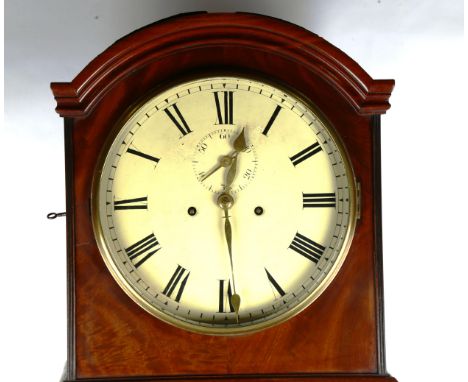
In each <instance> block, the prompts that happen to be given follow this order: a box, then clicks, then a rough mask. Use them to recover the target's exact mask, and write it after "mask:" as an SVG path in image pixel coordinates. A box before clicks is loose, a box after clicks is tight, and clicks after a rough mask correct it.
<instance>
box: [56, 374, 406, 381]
mask: <svg viewBox="0 0 468 382" xmlns="http://www.w3.org/2000/svg"><path fill="white" fill-rule="evenodd" d="M194 380H196V381H200V382H216V381H219V382H221V381H223V382H234V381H245V382H249V381H265V382H276V381H278V382H279V381H294V382H397V380H396V379H395V378H393V377H391V376H389V375H364V374H362V375H359V374H355V375H353V374H341V375H339V374H330V375H304V374H296V375H247V374H244V375H223V376H210V375H192V376H183V375H182V376H161V377H134V378H128V377H124V378H97V379H95V378H92V379H86V381H87V382H159V381H194ZM62 381H63V382H80V381H83V380H82V379H74V380H69V379H65V380H62Z"/></svg>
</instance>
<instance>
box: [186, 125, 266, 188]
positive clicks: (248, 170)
mask: <svg viewBox="0 0 468 382" xmlns="http://www.w3.org/2000/svg"><path fill="white" fill-rule="evenodd" d="M248 134H249V133H248V128H239V127H237V128H236V127H233V128H219V129H217V130H214V131H213V132H211V133H209V134H207V135H205V136H204V137H203V138H202V139H201V140H200V142H199V143H198V144H197V145H196V147H195V152H194V155H193V158H192V165H193V170H194V172H195V176H196V177H197V180H198V181H199V182H200V183H201V184H202V185H203V187H205V188H206V189H208V190H209V191H212V192H214V193H219V192H222V191H225V190H226V189H227V188H229V189H230V192H231V193H232V194H236V193H238V192H239V191H241V190H243V189H245V187H247V185H248V184H249V183H250V181H252V180H253V179H254V177H255V173H256V170H257V164H258V160H257V154H256V152H255V148H254V147H253V145H251V144H250V142H249V138H248Z"/></svg>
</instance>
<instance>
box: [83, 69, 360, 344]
mask: <svg viewBox="0 0 468 382" xmlns="http://www.w3.org/2000/svg"><path fill="white" fill-rule="evenodd" d="M219 77H224V78H229V77H231V78H237V79H244V80H250V81H257V82H262V83H264V84H266V85H268V86H271V87H274V88H276V89H278V90H280V91H282V92H284V93H286V94H290V95H291V96H293V97H295V98H296V99H297V100H298V101H300V102H302V103H303V104H304V105H305V106H307V107H308V108H310V110H311V111H312V112H313V113H314V114H315V115H316V116H317V117H318V118H319V119H320V121H321V123H322V124H323V125H324V127H325V128H326V129H327V131H328V133H329V134H330V136H331V137H332V138H333V140H334V142H335V144H336V146H337V148H338V149H339V151H340V154H341V157H342V159H343V164H344V167H345V169H346V173H347V174H348V179H349V199H350V214H349V224H348V229H347V231H346V236H345V238H344V240H343V246H342V248H341V251H340V254H339V255H338V257H337V261H336V262H335V263H334V264H333V266H332V269H331V271H330V272H329V273H328V274H327V275H326V276H325V278H324V279H323V280H322V282H321V283H320V284H319V285H318V287H317V288H316V289H315V290H314V291H313V292H312V293H311V294H310V295H309V296H308V297H306V298H305V299H304V300H302V301H301V302H299V303H298V304H297V305H295V306H294V307H293V308H291V309H290V310H289V311H285V312H284V313H282V314H280V315H278V316H275V317H273V318H271V319H270V320H267V321H262V322H259V323H257V324H252V325H250V326H241V327H238V326H235V325H233V326H232V327H224V328H221V327H205V326H197V325H193V324H190V323H188V322H187V321H183V320H179V319H176V318H174V317H172V316H170V315H168V314H165V313H164V312H162V311H160V310H159V309H157V308H156V307H155V306H153V305H151V304H149V303H148V302H147V301H146V300H145V299H143V298H142V297H141V296H140V295H139V294H138V293H137V292H136V291H135V290H134V288H133V287H132V285H131V284H130V283H129V282H128V281H127V280H126V279H125V277H124V276H123V275H122V274H121V273H120V271H119V269H118V267H117V265H116V264H115V263H114V260H113V257H112V255H111V253H110V251H109V249H108V247H107V244H106V242H105V239H104V235H103V232H102V227H101V224H100V221H99V204H98V203H99V184H100V179H101V175H102V169H103V166H104V163H105V160H106V158H107V154H108V152H109V149H110V148H111V146H112V144H113V142H114V140H115V138H116V137H117V135H118V133H119V132H120V130H121V128H122V127H123V126H124V125H125V124H126V123H127V121H128V120H129V119H130V118H131V117H132V116H133V114H134V113H135V112H136V111H137V110H139V109H140V108H141V107H142V106H143V105H144V104H145V103H146V102H147V101H149V100H150V99H151V98H153V97H156V96H157V95H158V94H160V93H162V92H164V91H167V90H169V89H170V88H172V87H176V86H181V85H183V84H184V83H188V82H193V81H197V80H202V79H207V78H219ZM91 214H92V223H93V232H94V236H95V239H96V243H97V245H98V249H99V252H100V254H101V256H102V258H103V260H104V262H105V264H106V266H107V268H108V269H109V271H110V272H111V274H112V276H113V278H114V279H115V281H116V282H117V283H118V285H119V286H120V287H121V288H122V289H123V291H124V292H125V293H126V294H127V295H128V296H129V297H130V298H131V299H132V300H133V301H134V302H135V303H136V304H137V305H139V306H140V307H141V308H143V309H144V310H145V311H147V312H148V313H149V314H151V315H152V316H154V317H156V318H158V319H160V320H162V321H163V322H166V323H168V324H170V325H173V326H175V327H178V328H181V329H185V330H188V331H190V332H194V333H199V334H206V335H220V336H232V335H241V334H251V333H255V332H258V331H261V330H264V329H267V328H270V327H272V326H275V325H278V324H280V323H283V322H285V321H287V320H289V319H291V318H292V317H294V316H296V315H297V314H299V313H301V312H302V311H303V310H304V309H306V308H307V307H309V306H310V305H311V304H312V303H313V302H314V301H316V300H317V299H318V298H319V297H320V295H321V294H322V293H323V292H324V291H325V289H326V288H328V286H329V285H330V284H331V282H332V281H333V279H334V278H335V277H336V275H337V273H338V272H339V270H340V269H341V267H342V265H343V263H344V261H345V259H346V257H347V254H348V252H349V249H350V246H351V243H352V240H353V237H354V232H355V228H356V222H357V186H356V179H355V176H354V170H353V167H352V164H351V161H350V159H349V155H348V151H347V150H346V147H345V145H344V143H343V142H342V140H341V138H340V136H339V134H338V132H337V131H336V129H335V128H334V126H333V125H332V124H331V122H330V121H329V120H328V118H326V117H325V116H324V114H323V113H322V112H321V111H320V110H319V109H318V108H317V107H316V106H315V105H314V103H313V102H312V101H311V100H310V99H309V98H308V97H306V96H305V95H303V94H302V93H300V92H298V91H297V90H295V89H291V88H290V87H289V86H288V85H285V84H279V83H277V82H274V81H272V80H270V79H268V80H267V79H265V78H263V77H261V76H258V75H253V76H252V75H250V74H249V75H246V74H243V73H238V72H233V71H224V72H217V71H216V72H210V73H199V74H197V75H192V76H189V77H181V78H180V79H179V81H171V82H170V83H168V84H166V85H165V86H159V87H157V88H156V89H153V91H151V92H149V93H148V94H147V95H146V96H144V97H142V98H141V99H140V100H138V101H137V102H136V103H135V104H133V105H132V106H131V107H130V108H129V109H128V110H127V111H126V112H125V113H124V114H123V116H122V117H121V118H120V119H119V121H118V122H117V123H116V124H115V126H114V127H113V128H112V130H111V132H110V133H109V135H108V137H107V138H106V142H105V144H104V146H103V148H102V150H101V152H100V155H99V159H98V161H97V164H96V167H95V170H94V175H93V180H92V191H91Z"/></svg>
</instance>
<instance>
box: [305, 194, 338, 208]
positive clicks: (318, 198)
mask: <svg viewBox="0 0 468 382" xmlns="http://www.w3.org/2000/svg"><path fill="white" fill-rule="evenodd" d="M302 206H303V207H304V208H315V207H336V197H335V193H333V192H332V193H325V194H304V193H303V194H302Z"/></svg>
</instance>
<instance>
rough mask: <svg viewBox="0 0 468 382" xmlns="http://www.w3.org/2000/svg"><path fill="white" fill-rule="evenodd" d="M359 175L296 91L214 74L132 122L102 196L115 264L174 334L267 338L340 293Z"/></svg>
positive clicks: (109, 163)
mask: <svg viewBox="0 0 468 382" xmlns="http://www.w3.org/2000/svg"><path fill="white" fill-rule="evenodd" d="M355 204H356V202H355V186H354V177H353V173H352V169H351V167H350V164H349V161H348V160H347V158H346V154H345V151H344V149H343V148H342V146H341V145H340V144H339V142H338V139H337V137H336V136H335V134H334V132H333V130H332V129H331V128H330V126H329V125H328V124H327V123H326V122H325V121H324V120H323V119H322V118H320V116H319V115H318V113H317V112H316V111H314V108H313V107H312V106H311V105H310V104H309V103H307V102H306V101H304V100H302V99H301V98H300V97H298V96H296V95H294V94H293V93H291V92H289V91H285V90H283V89H281V88H278V87H275V86H272V85H270V84H266V83H264V82H261V81H257V80H251V79H247V78H239V77H207V78H200V79H197V80H194V81H190V82H185V83H182V84H180V85H178V86H175V87H172V88H170V89H167V90H166V91H163V92H161V93H159V94H157V95H155V96H154V97H152V98H150V99H149V100H148V101H147V102H145V103H144V104H142V105H140V107H138V108H137V109H136V111H134V112H133V114H132V115H131V116H130V117H129V118H128V119H127V120H126V121H125V122H124V123H122V125H121V127H120V129H119V131H118V133H117V135H116V137H115V138H114V140H113V141H112V142H111V144H110V145H109V147H108V148H107V149H106V151H105V152H104V154H103V160H102V163H101V165H100V167H99V171H98V176H96V178H95V187H94V192H93V212H94V214H93V215H94V228H95V233H96V238H97V241H98V245H99V247H100V249H101V252H102V254H103V257H104V260H105V262H106V264H107V266H108V267H109V269H110V271H111V272H112V274H113V276H114V277H115V278H116V280H117V281H118V283H119V284H120V285H121V287H122V288H123V289H124V290H125V291H126V293H127V294H128V295H129V296H130V297H131V298H132V299H133V300H134V301H135V302H137V303H138V304H139V305H140V306H141V307H142V308H144V309H145V310H147V311H148V312H150V313H151V314H153V315H155V316H157V317H158V318H160V319H163V320H164V321H167V322H169V323H171V324H174V325H178V326H180V327H183V328H185V329H188V330H192V331H198V332H203V333H211V334H235V333H244V332H249V331H255V330H259V329H262V328H264V327H268V326H271V325H273V324H275V323H278V322H281V321H283V320H285V319H288V318H290V317H291V316H293V315H294V314H296V313H298V312H299V311H301V310H302V309H304V308H305V307H306V306H308V305H309V304H310V303H311V302H313V301H314V300H315V299H316V298H317V297H318V296H319V295H320V293H321V292H322V291H323V290H324V289H325V287H327V286H328V285H329V283H330V282H331V280H332V279H333V277H334V275H335V274H336V272H337V271H338V269H339V267H340V266H341V264H342V262H343V261H344V258H345V256H346V252H347V248H348V246H349V244H350V240H351V237H352V234H353V230H354V224H355Z"/></svg>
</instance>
